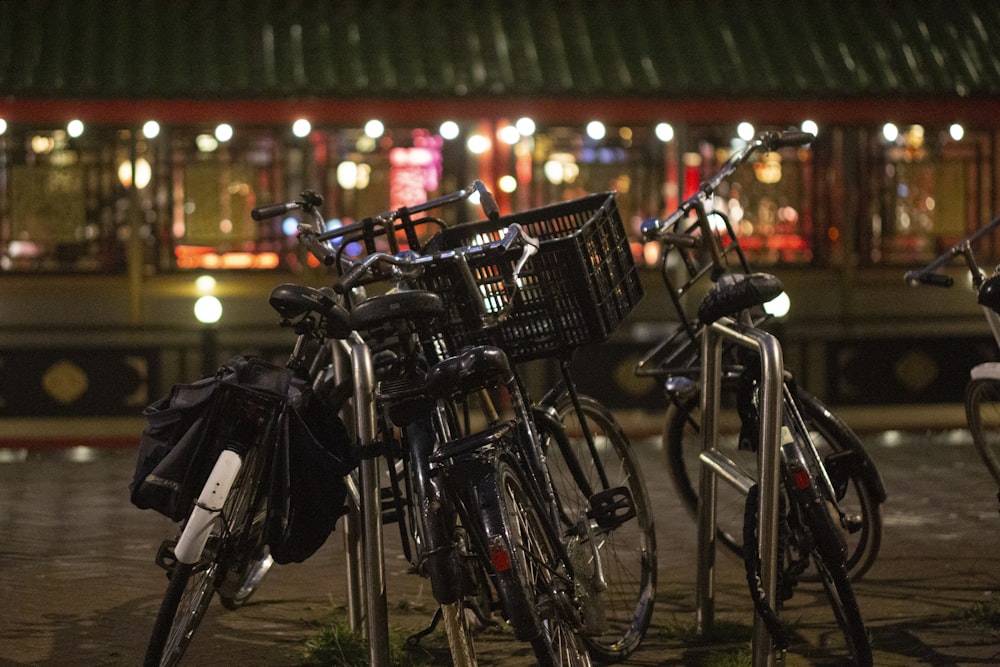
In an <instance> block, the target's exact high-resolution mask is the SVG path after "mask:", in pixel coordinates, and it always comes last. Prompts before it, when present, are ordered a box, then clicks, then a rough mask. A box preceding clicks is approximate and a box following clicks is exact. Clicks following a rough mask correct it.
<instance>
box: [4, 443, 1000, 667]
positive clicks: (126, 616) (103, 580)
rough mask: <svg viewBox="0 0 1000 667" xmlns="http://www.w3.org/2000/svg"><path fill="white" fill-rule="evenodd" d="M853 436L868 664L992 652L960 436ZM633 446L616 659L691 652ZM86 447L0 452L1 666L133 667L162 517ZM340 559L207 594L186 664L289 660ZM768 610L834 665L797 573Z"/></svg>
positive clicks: (993, 532)
mask: <svg viewBox="0 0 1000 667" xmlns="http://www.w3.org/2000/svg"><path fill="white" fill-rule="evenodd" d="M867 441H868V443H869V445H870V447H871V450H872V454H873V456H874V458H875V459H876V461H877V463H878V464H879V465H880V467H881V469H882V472H883V474H884V476H885V480H886V484H887V486H888V490H889V495H890V498H889V501H888V503H887V504H886V505H885V506H884V516H885V535H884V540H883V548H882V552H881V555H880V557H879V560H878V562H877V563H876V565H875V566H874V568H873V569H872V570H871V572H869V574H868V575H867V576H866V578H865V579H864V580H863V581H862V582H860V583H858V584H857V585H856V590H857V593H858V596H859V599H860V602H861V607H862V612H863V613H864V615H865V619H866V621H867V624H868V626H869V628H870V632H871V635H872V637H873V642H874V646H875V650H876V664H878V665H900V666H902V665H935V666H946V665H997V664H1000V634H997V633H991V632H988V631H983V630H977V629H975V628H974V627H972V626H971V625H969V624H968V623H966V622H965V621H964V620H963V619H962V616H963V614H964V613H965V612H966V611H968V610H969V609H971V608H972V607H973V606H974V605H975V604H976V603H980V602H984V601H988V600H991V599H992V598H993V597H994V596H1000V580H998V577H1000V550H998V548H997V547H998V536H1000V515H998V512H997V502H996V499H995V495H994V494H995V492H994V490H993V488H992V486H991V484H990V482H989V480H988V479H987V476H986V474H985V472H983V471H982V469H981V467H980V465H979V463H978V460H977V459H976V458H975V453H974V452H973V450H972V448H971V445H970V444H969V443H968V442H967V440H966V439H965V438H964V436H963V433H962V432H936V433H926V432H922V433H919V434H913V433H910V434H906V435H903V436H897V435H893V434H892V433H888V434H878V435H872V436H870V437H868V438H867ZM640 448H641V450H642V451H643V453H644V456H645V457H646V458H647V462H646V466H645V469H646V470H648V471H649V475H648V482H649V485H650V490H651V494H652V495H653V502H654V506H655V507H657V508H658V514H657V522H658V523H657V539H658V543H659V562H660V570H659V578H660V585H659V590H658V595H657V602H656V611H655V612H654V617H653V627H652V628H651V630H650V633H649V635H648V637H647V640H646V642H645V643H644V644H643V646H642V647H641V648H640V650H639V651H638V652H637V653H636V654H635V655H634V657H633V658H632V659H631V660H630V661H629V663H628V664H631V665H693V664H698V663H700V662H701V661H702V660H703V659H704V658H705V656H706V655H708V654H709V653H710V652H712V651H717V650H720V649H724V648H726V646H724V645H721V644H714V645H709V646H698V645H696V644H693V643H685V642H684V641H683V640H681V639H678V638H677V636H678V632H677V629H678V628H685V627H690V626H691V625H692V624H693V621H694V578H695V565H694V551H695V550H694V547H695V535H694V534H695V530H694V525H693V523H692V522H691V520H690V519H689V518H688V517H687V516H686V515H684V514H683V513H682V511H681V509H680V508H679V505H678V503H677V502H676V501H675V500H674V497H673V491H672V489H671V488H670V487H669V482H668V481H667V479H666V475H665V474H663V471H664V468H663V467H662V463H661V459H660V452H658V451H657V449H656V447H655V444H654V443H652V442H647V441H644V442H643V443H641V444H640ZM85 454H87V453H86V452H78V451H70V452H60V453H53V452H49V453H45V454H33V455H26V454H24V452H18V451H16V450H0V460H4V461H5V462H4V463H2V464H0V665H136V664H139V661H140V659H141V655H142V651H143V648H144V645H145V641H146V638H147V634H148V632H149V628H150V625H151V622H152V619H153V616H154V614H155V611H156V608H157V606H158V604H159V598H160V596H161V595H162V593H163V589H164V586H165V583H166V581H165V578H164V576H163V575H162V573H161V572H160V571H159V570H158V569H157V568H156V567H155V566H154V565H153V563H152V556H153V553H154V551H155V548H156V545H157V544H158V543H159V541H160V540H161V539H162V538H163V537H165V536H166V535H167V534H168V533H169V532H170V523H169V522H168V521H167V520H165V519H162V518H161V517H159V516H158V515H155V514H152V513H150V512H143V511H140V510H137V509H135V508H134V507H132V506H131V505H130V504H129V502H128V498H127V491H126V487H127V484H128V480H129V478H130V476H131V472H132V465H133V454H132V452H131V451H127V450H125V451H123V450H104V451H97V452H91V453H90V455H89V456H86V455H85ZM77 459H78V460H77ZM342 560H343V559H342V547H341V541H340V535H339V533H338V534H335V535H334V536H333V537H332V538H331V540H330V542H329V543H328V544H327V545H326V546H324V547H323V549H322V550H321V551H320V552H319V553H318V554H316V555H315V556H314V557H313V558H312V559H310V560H309V561H307V562H306V563H304V564H301V565H289V566H283V567H279V568H277V569H276V570H275V571H274V572H273V573H272V575H270V576H269V578H268V580H266V582H265V585H264V586H263V587H262V589H261V591H260V592H259V593H258V595H257V596H256V597H255V598H254V600H253V601H252V602H251V604H249V605H248V606H246V607H244V608H243V609H241V610H240V611H238V612H235V613H232V612H226V611H225V610H223V609H222V607H221V606H219V605H218V604H213V607H212V608H211V609H210V612H209V615H208V618H207V619H206V621H205V623H204V624H203V626H202V628H201V629H200V631H199V633H198V635H197V636H196V638H195V641H194V644H193V646H192V649H191V651H190V653H189V657H188V660H187V661H186V664H189V665H208V664H216V665H217V664H241V665H269V666H270V665H279V666H280V665H295V664H296V663H297V659H296V650H297V647H298V646H299V643H300V642H301V640H302V639H303V638H305V637H308V636H310V635H311V634H312V632H313V630H312V626H311V623H312V622H313V621H315V620H316V619H319V618H321V617H323V616H324V615H327V614H329V613H331V612H334V613H342V610H343V605H344V595H343V590H344V585H343V574H342V571H343V570H342ZM388 574H389V596H390V600H391V603H392V606H393V610H392V621H391V622H392V624H393V627H394V628H395V629H396V630H397V631H398V632H399V633H401V634H402V633H406V632H410V631H413V630H415V629H417V628H419V627H420V624H421V623H423V622H425V621H426V620H427V618H429V615H430V611H431V609H432V605H431V598H430V593H429V591H428V590H427V589H426V587H424V586H423V585H422V584H423V582H422V581H421V580H419V579H416V578H415V577H413V576H412V575H407V574H406V573H405V563H404V562H403V561H402V560H401V559H400V558H399V557H398V556H397V554H396V552H395V551H393V552H392V553H390V554H389V557H388ZM716 590H717V592H718V596H717V617H718V618H719V619H720V620H726V621H729V620H731V621H734V622H737V623H744V624H749V623H751V614H750V611H749V598H748V596H747V594H746V590H745V583H743V580H742V572H741V570H740V566H739V564H738V563H737V561H735V560H734V559H731V558H728V557H723V556H720V560H719V581H718V583H717V587H716ZM783 618H784V619H786V620H790V621H793V622H794V624H795V628H796V631H797V638H796V643H795V645H794V646H793V649H792V651H791V652H790V654H789V656H788V660H787V664H789V665H800V664H801V665H807V664H817V665H818V664H823V665H825V664H837V662H838V660H840V658H839V657H838V656H840V655H842V654H841V653H840V652H839V651H838V649H837V648H836V646H837V645H838V644H839V640H838V637H837V633H836V627H835V625H834V624H833V620H832V617H831V616H830V615H829V611H828V609H827V608H826V607H825V605H824V604H823V599H822V597H821V594H820V592H819V591H818V590H817V589H816V588H815V587H811V586H809V585H802V586H800V588H799V589H798V590H797V592H796V595H795V597H794V598H793V600H792V602H791V604H790V606H789V608H788V609H786V610H785V611H784V612H783ZM431 641H432V642H433V641H436V639H435V638H432V640H431ZM482 649H483V653H484V656H483V657H484V659H483V661H482V663H483V664H484V665H500V664H503V665H504V666H505V667H514V666H515V665H521V664H531V660H530V656H529V655H528V654H527V653H526V652H525V651H524V650H523V648H522V647H520V646H518V645H516V644H512V643H511V642H510V641H509V640H508V638H507V637H506V636H504V635H502V634H501V635H494V636H491V637H488V638H487V640H486V641H484V643H483V646H482Z"/></svg>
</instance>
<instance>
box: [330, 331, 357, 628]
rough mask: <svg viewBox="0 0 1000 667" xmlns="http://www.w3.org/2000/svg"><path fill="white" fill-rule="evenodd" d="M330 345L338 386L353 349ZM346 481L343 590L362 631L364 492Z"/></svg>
mask: <svg viewBox="0 0 1000 667" xmlns="http://www.w3.org/2000/svg"><path fill="white" fill-rule="evenodd" d="M329 345H330V347H331V358H332V359H333V374H334V382H336V384H337V385H338V386H339V385H340V383H341V382H344V381H345V380H348V379H351V350H350V347H349V346H348V345H347V344H346V342H344V341H341V340H334V341H330V343H329ZM350 405H351V404H348V406H347V407H345V408H344V410H343V411H342V412H341V414H340V417H341V419H343V420H344V424H345V425H346V426H347V428H348V431H349V432H350V435H351V438H352V439H353V442H358V434H357V429H356V427H355V424H354V415H352V414H350ZM346 481H347V485H348V494H349V497H353V498H354V499H356V502H351V503H349V511H348V512H347V514H346V515H345V516H344V527H343V535H344V579H345V581H344V590H345V591H346V592H347V620H348V624H349V626H350V628H351V630H352V631H353V632H356V633H361V632H362V623H363V622H364V610H365V605H364V598H363V596H362V593H361V591H362V590H363V589H362V578H363V576H364V573H363V572H362V570H361V514H360V508H361V500H360V499H361V492H360V490H359V489H358V485H357V484H356V483H355V479H354V477H353V476H352V475H348V476H347V478H346Z"/></svg>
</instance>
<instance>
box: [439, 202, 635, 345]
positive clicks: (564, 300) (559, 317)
mask: <svg viewBox="0 0 1000 667" xmlns="http://www.w3.org/2000/svg"><path fill="white" fill-rule="evenodd" d="M513 223H518V224H520V225H521V226H522V227H523V228H524V229H525V231H526V232H527V233H528V234H530V235H531V236H534V237H537V238H538V239H539V241H540V242H541V243H540V247H539V251H538V254H537V255H535V256H534V257H532V258H531V260H530V261H529V262H528V263H527V265H526V266H525V268H524V269H523V270H522V272H521V274H520V279H519V285H520V289H519V290H518V292H517V294H516V298H515V301H514V305H513V306H512V308H511V310H510V311H509V312H508V315H507V317H506V318H505V319H504V320H503V321H501V322H500V323H499V324H497V325H496V326H492V327H490V328H489V329H483V328H482V324H481V322H480V320H479V318H478V316H477V311H478V307H477V305H476V304H474V303H472V301H471V299H476V298H477V299H481V300H482V303H483V304H484V305H485V306H486V309H487V311H488V312H491V313H498V312H500V311H501V310H502V309H503V307H504V306H505V305H506V304H507V303H508V294H507V292H506V290H505V289H504V278H505V277H507V278H509V277H510V276H511V275H512V273H513V267H514V265H515V264H516V262H517V260H518V259H519V258H520V256H521V251H520V250H512V251H509V252H507V253H504V254H501V255H491V256H476V257H470V258H469V267H470V269H471V270H472V274H473V276H474V278H475V282H476V286H477V287H478V290H479V293H478V294H469V290H468V289H466V288H465V287H464V285H465V283H463V282H462V280H461V277H460V276H459V275H458V273H457V271H456V269H455V267H454V265H447V264H440V265H437V264H435V265H432V266H431V267H430V268H429V269H428V270H427V271H426V272H425V273H424V275H423V276H422V277H421V279H420V282H421V284H420V287H422V288H423V289H429V290H432V291H434V292H437V293H438V294H441V295H442V296H443V297H444V298H445V301H446V303H447V306H448V315H447V323H446V327H445V330H446V332H447V335H448V336H449V337H450V338H451V340H452V343H453V344H454V345H456V346H458V347H461V346H463V345H477V344H490V345H496V346H498V347H500V348H502V349H503V350H504V351H505V352H506V353H507V355H508V357H509V358H510V359H511V360H512V361H528V360H532V359H539V358H542V357H547V356H552V355H557V354H559V353H564V352H567V351H569V350H572V349H574V348H576V347H578V346H580V345H583V344H586V343H594V342H598V341H602V340H605V339H606V338H608V337H609V336H610V335H611V334H612V333H613V332H614V330H615V329H616V328H617V327H618V326H619V325H620V324H621V322H622V320H623V319H624V318H625V316H626V315H628V313H629V312H631V311H632V309H633V308H634V307H635V306H636V304H637V303H638V302H639V299H641V298H642V295H643V291H642V286H641V284H640V282H639V274H638V271H637V269H636V266H635V263H634V261H633V259H632V252H631V249H630V247H629V243H628V238H627V237H626V235H625V229H624V227H623V225H622V221H621V217H620V214H619V212H618V205H617V201H616V199H615V193H614V192H605V193H599V194H593V195H589V196H586V197H582V198H579V199H574V200H571V201H567V202H561V203H558V204H553V205H549V206H544V207H541V208H537V209H532V210H529V211H524V212H521V213H515V214H511V215H506V216H502V217H500V218H498V219H497V220H482V221H479V222H470V223H464V224H460V225H456V226H454V227H450V228H447V229H444V230H442V231H440V232H439V233H438V234H437V235H436V236H435V237H434V238H433V239H432V240H431V241H430V242H429V243H428V244H427V246H425V250H431V249H433V250H448V249H452V248H457V247H464V246H475V245H483V244H486V243H490V242H492V241H496V240H499V239H500V238H501V237H502V236H503V234H504V232H505V231H506V230H507V228H508V227H509V226H510V225H511V224H513Z"/></svg>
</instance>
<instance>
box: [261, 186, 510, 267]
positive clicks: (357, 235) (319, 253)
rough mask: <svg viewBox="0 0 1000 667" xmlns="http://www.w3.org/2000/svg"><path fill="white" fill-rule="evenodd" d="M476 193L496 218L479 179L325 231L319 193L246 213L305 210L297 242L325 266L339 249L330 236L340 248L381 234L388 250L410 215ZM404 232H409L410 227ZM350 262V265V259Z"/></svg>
mask: <svg viewBox="0 0 1000 667" xmlns="http://www.w3.org/2000/svg"><path fill="white" fill-rule="evenodd" d="M476 193H478V194H479V201H480V206H481V207H482V209H483V212H484V213H485V214H486V216H487V217H488V218H489V219H490V220H497V219H499V217H500V207H499V206H498V205H497V201H496V199H495V198H494V197H493V194H492V193H491V192H490V191H489V189H488V188H487V187H486V185H485V184H484V183H483V182H482V181H480V180H476V181H474V182H473V183H472V184H471V185H469V186H468V187H466V188H463V189H461V190H456V191H455V192H451V193H448V194H444V195H441V196H440V197H435V198H433V199H428V200H427V201H425V202H421V203H419V204H415V205H413V206H402V207H400V208H398V209H395V210H393V211H386V212H384V213H379V214H377V215H374V216H369V217H367V218H364V219H363V220H359V221H357V222H355V223H352V224H349V225H344V226H342V227H338V228H336V229H332V230H326V223H325V221H324V220H323V216H322V215H321V214H320V212H319V207H320V206H322V205H323V196H322V195H320V194H318V193H316V192H313V191H311V190H306V191H305V192H303V193H302V199H301V200H295V201H290V202H284V203H280V204H268V205H265V206H258V207H257V208H254V209H253V210H252V211H251V212H250V216H251V217H252V218H253V219H254V220H258V221H260V220H268V219H270V218H275V217H277V216H279V215H284V214H285V213H288V212H290V211H294V210H301V211H303V212H304V213H307V214H308V215H309V216H310V220H302V221H300V222H299V227H298V237H299V242H300V243H302V244H303V245H305V246H306V248H308V250H309V252H310V253H312V254H313V256H314V257H316V259H318V260H319V261H320V262H322V263H323V264H326V265H331V264H334V263H336V262H337V258H338V254H339V250H338V249H337V248H334V247H331V246H330V245H329V243H330V241H333V240H334V239H342V241H341V243H340V244H338V245H339V246H341V247H342V246H344V245H346V244H347V243H350V242H353V241H359V240H365V241H366V242H369V241H372V240H373V239H374V237H375V236H385V237H387V238H388V239H389V246H390V248H391V249H392V250H396V249H397V245H396V239H395V232H396V231H397V230H399V229H406V228H407V225H408V223H410V222H412V220H411V216H413V215H414V214H417V213H425V212H427V211H430V210H433V209H437V208H442V207H445V206H448V205H451V204H456V203H458V202H460V201H464V200H466V199H468V198H469V197H471V196H472V195H473V194H476ZM398 220H404V221H405V223H404V224H403V225H402V226H400V225H397V224H396V221H398ZM424 221H426V222H428V223H433V224H439V225H441V226H443V225H444V223H443V222H441V221H440V220H437V219H435V218H421V219H420V222H424ZM407 231H408V232H409V231H410V230H407ZM372 250H373V248H372V247H369V251H372ZM351 265H352V266H353V262H352V263H351Z"/></svg>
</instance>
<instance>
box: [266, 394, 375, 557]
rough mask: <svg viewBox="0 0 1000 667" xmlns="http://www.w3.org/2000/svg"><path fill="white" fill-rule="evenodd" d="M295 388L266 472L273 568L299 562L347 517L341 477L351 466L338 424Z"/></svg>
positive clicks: (347, 443)
mask: <svg viewBox="0 0 1000 667" xmlns="http://www.w3.org/2000/svg"><path fill="white" fill-rule="evenodd" d="M297 386H298V383H297V382H293V387H292V391H291V393H290V399H289V402H288V407H287V408H286V409H285V411H284V413H283V414H282V419H281V431H280V433H279V436H280V437H279V439H278V442H277V446H276V447H275V449H274V461H273V466H272V470H271V490H270V494H269V502H268V514H267V518H268V526H267V530H268V545H269V546H270V548H271V557H272V558H274V560H275V562H277V563H300V562H302V561H304V560H305V559H306V558H308V557H309V556H311V555H312V554H314V553H315V552H316V550H317V549H319V548H320V547H321V546H323V543H324V542H326V538H327V537H329V535H330V533H331V532H332V531H333V529H334V526H335V525H336V523H337V519H339V518H340V517H341V516H342V515H343V514H345V513H347V503H346V500H347V484H346V483H345V481H344V476H345V475H347V474H348V473H349V472H351V470H353V469H354V468H355V467H356V466H357V461H356V459H355V457H354V449H353V447H351V438H350V436H349V435H348V433H347V427H346V426H345V425H344V422H343V420H341V419H340V417H338V416H337V415H336V413H335V412H334V411H333V410H331V409H329V408H327V407H326V406H324V405H323V404H322V402H321V401H320V400H319V399H318V397H317V396H315V395H313V394H312V393H311V391H308V390H303V391H302V392H301V393H299V392H296V388H297Z"/></svg>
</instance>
